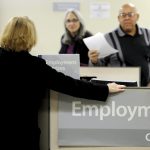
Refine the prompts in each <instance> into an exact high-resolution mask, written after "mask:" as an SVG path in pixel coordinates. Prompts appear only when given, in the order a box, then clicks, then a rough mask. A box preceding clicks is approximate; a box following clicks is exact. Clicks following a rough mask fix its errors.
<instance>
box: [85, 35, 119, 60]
mask: <svg viewBox="0 0 150 150" xmlns="http://www.w3.org/2000/svg"><path fill="white" fill-rule="evenodd" d="M83 41H84V43H85V45H86V46H87V47H88V49H89V50H90V51H91V50H92V51H93V55H97V54H99V56H98V57H99V58H100V57H101V58H103V57H106V56H108V55H110V54H113V53H116V52H118V50H116V49H114V48H112V47H111V46H110V45H109V43H108V42H107V41H106V39H105V37H104V34H102V33H100V32H99V33H97V34H95V35H94V36H91V37H88V38H84V39H83ZM95 50H97V54H96V52H95ZM90 54H91V56H92V52H90ZM89 57H90V56H89ZM95 57H96V56H95Z"/></svg>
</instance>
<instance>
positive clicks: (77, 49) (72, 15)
mask: <svg viewBox="0 0 150 150" xmlns="http://www.w3.org/2000/svg"><path fill="white" fill-rule="evenodd" d="M64 27H65V33H64V34H63V35H62V37H61V49H60V51H59V53H60V54H80V66H87V65H88V63H89V58H88V51H89V50H88V48H87V47H86V45H85V44H84V42H83V38H86V37H89V36H92V34H91V33H90V32H89V31H87V30H86V29H85V25H84V22H83V18H82V16H81V14H80V12H79V11H77V10H75V9H68V10H67V11H66V14H65V18H64Z"/></svg>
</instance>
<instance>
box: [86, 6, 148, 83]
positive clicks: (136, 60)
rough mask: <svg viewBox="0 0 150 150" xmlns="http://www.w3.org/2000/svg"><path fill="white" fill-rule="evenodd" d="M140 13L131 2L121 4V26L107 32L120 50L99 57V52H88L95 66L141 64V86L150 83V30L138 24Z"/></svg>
mask: <svg viewBox="0 0 150 150" xmlns="http://www.w3.org/2000/svg"><path fill="white" fill-rule="evenodd" d="M138 19H139V14H138V11H137V9H136V7H135V6H134V5H133V4H131V3H129V4H124V5H122V6H121V8H120V10H119V14H118V21H119V27H118V28H117V29H115V30H114V31H112V32H109V33H107V34H105V38H106V40H107V41H108V43H109V44H110V45H111V46H112V47H114V48H115V49H118V50H119V52H118V53H115V54H112V55H110V56H107V57H105V58H103V59H102V58H100V59H98V55H99V54H98V52H97V51H96V50H91V51H89V53H88V56H89V59H90V64H92V65H94V66H139V67H140V68H141V86H147V85H148V83H149V66H148V65H149V58H150V30H148V29H146V28H141V27H139V26H138V25H137V21H138Z"/></svg>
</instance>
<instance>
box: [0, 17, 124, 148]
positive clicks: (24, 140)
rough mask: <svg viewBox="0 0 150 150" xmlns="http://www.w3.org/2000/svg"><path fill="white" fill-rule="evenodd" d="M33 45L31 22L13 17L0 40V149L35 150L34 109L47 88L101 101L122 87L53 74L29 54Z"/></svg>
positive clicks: (39, 60) (35, 38) (44, 64)
mask: <svg viewBox="0 0 150 150" xmlns="http://www.w3.org/2000/svg"><path fill="white" fill-rule="evenodd" d="M36 42H37V36H36V29H35V26H34V23H33V22H32V21H31V20H30V19H29V18H28V17H13V18H11V19H10V20H9V22H8V23H7V25H6V27H5V29H4V31H3V33H2V35H1V39H0V45H1V47H0V71H1V73H0V77H1V82H0V89H1V90H0V100H1V112H2V113H1V137H2V138H1V144H2V145H1V147H4V149H6V150H8V149H14V150H39V137H40V129H39V127H38V109H39V106H40V102H41V100H42V98H43V96H44V94H45V91H46V90H47V89H52V90H55V91H58V92H62V93H65V94H69V95H72V96H76V97H82V98H87V99H97V100H101V101H105V100H106V99H107V97H108V94H109V93H114V92H120V91H124V86H123V85H117V84H115V83H111V84H108V85H94V84H92V83H88V82H83V81H80V80H75V79H73V78H71V77H69V76H65V75H64V74H62V73H59V72H57V71H56V70H54V69H52V68H51V67H50V66H48V65H47V64H46V62H45V61H44V60H43V59H41V58H38V57H36V56H32V55H31V54H30V53H29V52H30V50H31V49H32V47H33V46H35V44H36Z"/></svg>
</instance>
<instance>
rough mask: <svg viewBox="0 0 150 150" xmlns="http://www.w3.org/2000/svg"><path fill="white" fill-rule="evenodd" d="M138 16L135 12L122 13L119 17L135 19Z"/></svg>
mask: <svg viewBox="0 0 150 150" xmlns="http://www.w3.org/2000/svg"><path fill="white" fill-rule="evenodd" d="M135 15H136V14H135V13H133V12H129V13H120V14H119V16H120V17H122V18H125V17H126V16H128V17H129V18H131V17H134V16H135Z"/></svg>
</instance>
